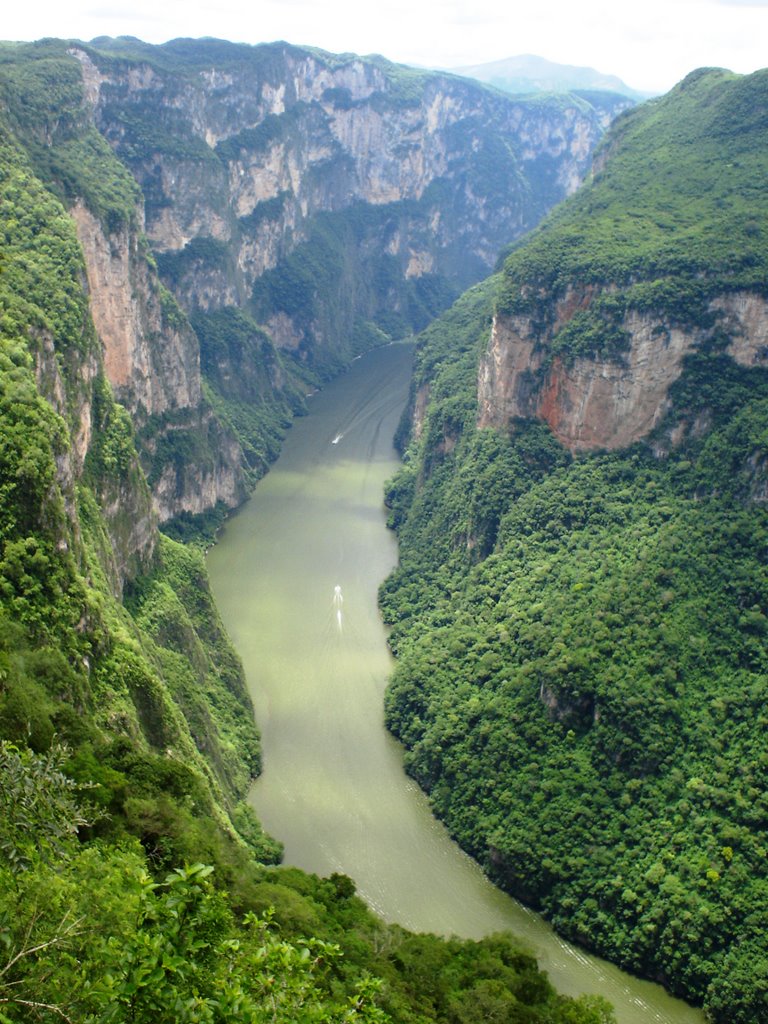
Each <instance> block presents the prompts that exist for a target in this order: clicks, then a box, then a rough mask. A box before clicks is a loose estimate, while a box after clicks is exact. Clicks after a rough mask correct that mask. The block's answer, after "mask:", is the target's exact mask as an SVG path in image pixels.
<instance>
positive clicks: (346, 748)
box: [208, 345, 704, 1024]
mask: <svg viewBox="0 0 768 1024" xmlns="http://www.w3.org/2000/svg"><path fill="white" fill-rule="evenodd" d="M411 355H412V350H411V349H410V347H408V346H403V345H393V346H390V347H388V348H384V349H379V350H377V351H376V352H373V353H370V354H369V355H367V356H365V357H363V358H362V359H358V360H357V361H356V362H355V363H353V365H352V368H351V369H350V370H349V372H348V373H346V374H345V375H344V376H343V377H340V378H338V379H337V380H335V381H334V382H333V383H332V384H330V385H329V386H328V387H327V388H325V390H323V391H322V392H320V393H319V394H317V395H315V396H313V397H312V399H311V400H310V402H309V409H310V412H309V415H308V416H306V417H303V418H301V419H299V420H297V421H296V423H295V424H294V426H293V427H292V428H291V431H290V433H289V435H288V438H287V440H286V442H285V445H284V448H283V452H282V454H281V456H280V458H279V460H278V462H277V463H276V464H275V466H274V467H273V468H272V469H271V470H270V472H269V473H268V475H267V476H266V477H265V478H264V479H263V480H262V481H260V483H259V484H258V487H257V488H256V491H255V494H254V495H253V497H252V498H251V500H250V501H249V502H248V503H247V504H246V505H245V506H244V507H243V508H242V509H241V510H240V511H239V512H238V514H237V515H236V516H234V517H233V518H232V519H231V520H230V521H229V523H228V524H227V526H226V528H225V530H224V531H223V534H222V537H221V539H220V541H219V543H218V544H217V545H216V547H215V548H214V549H213V550H212V551H211V553H210V555H209V559H208V568H209V572H210V576H211V583H212V586H213V591H214V595H215V598H216V601H217V603H218V606H219V608H220V610H221V614H222V617H223V619H224V622H225V624H226V626H227V628H228V630H229V632H230V635H231V637H232V639H233V641H234V644H235V646H236V648H237V649H238V651H239V653H240V656H241V657H242V659H243V663H244V666H245V671H246V675H247V677H248V684H249V687H250V690H251V694H252V697H253V702H254V705H255V708H256V717H257V721H258V724H259V727H260V729H261V734H262V743H263V753H264V773H263V775H262V776H261V778H260V779H259V780H258V781H257V783H256V785H255V786H254V788H253V792H252V797H251V800H252V803H253V805H254V807H255V808H256V811H257V812H258V814H259V817H260V818H261V820H262V821H263V823H264V826H265V827H266V829H267V830H268V831H269V832H270V833H271V834H272V835H274V836H276V837H277V838H278V839H280V840H282V842H283V843H284V844H285V863H287V864H292V865H296V866H298V867H301V868H304V869H305V870H307V871H313V872H317V873H318V874H321V875H327V874H330V873H331V872H333V871H339V872H343V873H344V874H347V875H349V876H350V877H351V878H353V879H354V881H355V883H356V885H357V890H358V893H359V894H360V895H361V896H362V897H363V898H364V899H365V900H367V902H368V903H369V904H370V905H371V906H372V907H373V908H374V909H375V910H376V911H378V913H379V914H381V915H382V916H383V917H384V918H385V919H387V920H388V921H396V922H399V923H400V924H402V925H404V926H406V927H408V928H411V929H414V930H417V931H430V932H438V933H443V934H455V935H460V936H463V937H467V938H478V937H480V936H482V935H484V934H488V933H490V932H494V931H501V930H509V931H512V932H515V933H516V934H517V935H519V936H522V937H523V938H524V939H525V940H526V941H527V943H528V944H529V946H530V947H531V948H532V949H533V950H534V952H535V953H536V955H537V957H538V958H539V961H540V963H541V965H542V966H543V967H544V969H545V970H546V971H547V972H548V973H549V976H550V978H551V980H552V982H553V984H554V985H555V986H556V987H557V988H558V989H559V990H560V991H561V992H564V993H567V994H571V995H577V994H579V993H587V992H589V993H600V994H602V995H604V996H605V997H606V998H607V999H609V1000H610V1001H611V1002H612V1003H613V1004H614V1006H615V1008H616V1013H617V1018H618V1021H619V1024H641V1022H643V1024H648V1022H657V1024H702V1022H703V1021H704V1017H703V1014H702V1013H701V1012H700V1011H698V1010H694V1009H692V1008H691V1007H689V1006H687V1005H686V1004H684V1003H682V1002H680V1001H679V1000H675V999H672V998H671V997H670V996H668V995H667V994H666V993H665V992H664V991H663V990H662V989H661V988H660V987H658V986H656V985H652V984H650V983H648V982H644V981H638V980H637V979H636V978H633V977H631V976H630V975H628V974H625V973H624V972H622V971H620V970H619V969H618V968H616V967H613V966H612V965H609V964H606V963H605V962H603V961H601V960H598V959H597V958H595V957H592V956H589V955H587V954H585V953H584V952H582V951H581V950H579V949H576V948H574V947H572V946H570V945H569V944H567V943H565V942H563V941H562V940H561V939H560V938H558V936H557V935H555V933H554V932H553V931H552V929H551V928H550V927H549V926H548V925H547V924H546V923H545V922H544V921H543V920H542V919H541V918H540V917H539V916H538V915H536V914H534V913H532V912H531V911H529V910H527V909H526V908H525V907H523V906H521V905H520V904H519V903H517V902H516V901H514V900H512V899H510V898H509V897H508V896H506V895H504V894H503V893H502V892H501V891H499V890H498V889H496V888H495V887H494V886H493V885H491V884H490V883H489V882H488V881H487V879H486V878H485V877H484V875H483V874H482V872H481V871H480V869H479V868H478V866H477V865H476V864H475V863H474V862H473V861H472V860H471V859H470V858H469V857H467V856H466V855H465V854H464V853H463V852H462V851H461V850H460V849H459V848H458V847H457V846H456V844H455V843H454V842H453V841H452V840H451V839H450V837H449V836H448V834H447V832H446V830H445V829H444V828H443V826H442V825H440V824H439V823H438V822H437V821H436V820H435V819H434V817H433V816H432V814H431V812H430V809H429V805H428V803H427V800H426V798H425V796H424V795H423V794H422V793H421V791H420V790H419V788H418V787H417V786H416V785H415V784H414V783H413V782H412V781H411V780H410V779H408V778H407V777H406V775H405V774H404V772H403V769H402V751H401V748H400V746H399V745H398V743H396V742H395V740H393V739H392V737H391V736H389V734H388V733H387V732H386V730H385V728H384V720H383V693H384V688H385V685H386V680H387V676H388V674H389V672H390V671H391V669H392V659H391V656H390V654H389V651H388V649H387V644H386V634H385V631H384V628H383V626H382V623H381V619H380V617H379V613H378V609H377V605H376V592H377V588H378V585H379V583H380V582H381V581H382V580H383V579H384V577H385V576H386V575H387V573H388V572H389V571H390V570H391V569H392V567H393V566H394V565H395V563H396V561H397V545H396V542H395V539H394V537H393V536H392V534H391V533H390V532H389V531H388V530H387V529H386V526H385V513H384V509H383V507H382V493H383V484H384V481H385V480H386V479H387V478H388V477H389V476H391V475H392V473H393V472H394V470H395V469H396V467H397V457H396V454H395V452H394V450H393V447H392V437H393V434H394V430H395V427H396V425H397V421H398V419H399V416H400V413H401V411H402V409H403V407H404V405H405V401H406V396H407V389H408V380H409V374H410V363H411Z"/></svg>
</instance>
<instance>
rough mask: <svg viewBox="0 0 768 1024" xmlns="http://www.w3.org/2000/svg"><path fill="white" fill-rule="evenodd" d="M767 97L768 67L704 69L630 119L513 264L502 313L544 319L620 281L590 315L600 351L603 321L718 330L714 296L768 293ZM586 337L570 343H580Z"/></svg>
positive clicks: (514, 255)
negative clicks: (557, 305)
mask: <svg viewBox="0 0 768 1024" xmlns="http://www.w3.org/2000/svg"><path fill="white" fill-rule="evenodd" d="M767 96H768V72H766V71H759V72H757V73H755V74H754V75H749V76H745V77H739V76H737V75H733V74H731V73H730V72H727V71H696V72H693V73H692V74H691V75H689V76H688V77H687V78H686V79H685V80H684V81H683V82H681V83H680V84H679V85H678V86H676V87H675V88H674V89H673V90H672V91H671V92H670V93H668V94H667V95H666V96H663V97H661V98H660V99H657V100H652V101H650V102H649V103H646V104H644V105H643V106H642V107H637V108H635V109H633V110H630V111H628V112H626V113H624V114H623V115H621V117H620V118H619V119H618V120H617V122H616V124H615V125H614V127H613V129H612V131H611V133H610V135H609V137H607V138H606V139H605V140H604V141H603V143H602V144H601V147H600V149H599V150H598V152H597V154H596V156H595V167H596V170H595V172H594V174H593V178H592V181H591V182H589V183H587V184H586V185H585V187H584V188H582V189H580V190H579V192H578V194H577V195H576V196H574V197H573V199H572V200H571V201H570V202H569V203H568V204H565V205H564V206H562V207H560V208H559V209H557V210H555V211H554V212H553V213H552V214H551V215H550V217H549V218H547V219H546V220H545V221H544V222H543V223H542V225H541V226H540V227H539V228H538V229H537V230H536V231H535V232H534V233H533V234H532V235H531V236H530V237H529V238H527V239H526V240H525V244H524V245H523V246H521V247H520V248H518V249H517V250H516V251H514V252H513V253H512V254H511V255H510V256H509V258H508V259H507V262H506V264H505V288H504V296H503V298H502V300H501V304H500V308H501V309H503V310H505V311H506V312H510V313H530V314H533V315H534V316H535V317H536V319H537V320H538V319H539V318H540V317H546V309H547V304H548V300H549V297H550V296H552V295H553V294H554V295H560V294H562V293H563V292H564V290H565V289H566V288H567V287H568V286H574V285H575V286H579V285H590V284H596V283H597V284H602V283H604V282H607V281H610V282H611V283H612V284H613V285H614V286H615V287H614V290H613V291H612V293H611V295H610V296H606V297H605V298H604V299H603V302H604V303H605V302H606V301H609V305H608V307H607V308H605V309H594V310H591V311H590V314H589V315H590V316H591V317H592V321H593V322H592V323H591V324H590V329H592V331H593V339H592V341H591V342H590V344H591V348H592V350H593V351H595V350H600V349H601V348H602V344H601V339H600V338H599V337H598V334H599V332H594V325H595V322H597V321H601V322H602V323H605V324H606V325H608V326H609V327H610V325H611V323H612V320H613V318H614V316H615V315H616V313H617V312H623V309H624V308H632V309H636V310H639V311H641V312H646V311H648V310H653V311H654V312H656V313H659V314H661V315H663V316H666V317H667V318H668V319H669V320H670V321H671V322H672V323H673V324H679V323H687V324H702V325H707V323H708V322H709V321H711V312H709V311H708V309H707V302H708V300H709V299H711V298H712V297H714V296H716V295H720V294H722V293H723V292H725V291H734V290H737V289H740V288H748V289H751V290H754V291H757V292H758V293H760V294H765V287H766V284H765V282H766V280H767V279H768V276H767V273H766V272H767V271H768V237H767V236H766V227H765V224H766V214H768V199H767V198H766V194H765V189H764V188H763V187H762V181H763V177H764V153H765V145H766V136H767V135H768V129H767V128H766V125H765V121H764V119H761V118H760V117H759V116H758V115H757V114H756V111H760V110H763V109H764V107H765V103H766V97H767ZM587 333H589V329H588V331H587ZM577 335H578V332H577V331H573V330H572V331H571V336H570V338H568V339H565V338H564V339H563V347H564V348H565V349H567V350H570V348H571V347H572V346H574V345H576V346H577V347H578V342H577V341H576V338H577ZM584 344H585V342H584V341H583V340H582V342H581V345H582V349H581V350H583V348H584ZM609 344H610V342H609Z"/></svg>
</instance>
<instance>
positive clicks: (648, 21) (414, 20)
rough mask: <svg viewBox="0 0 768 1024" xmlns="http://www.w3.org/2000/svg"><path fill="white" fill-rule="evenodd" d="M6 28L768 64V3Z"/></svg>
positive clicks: (233, 10) (30, 10) (408, 59)
mask: <svg viewBox="0 0 768 1024" xmlns="http://www.w3.org/2000/svg"><path fill="white" fill-rule="evenodd" d="M4 7H5V10H4V12H3V16H2V23H1V24H2V27H1V28H0V35H1V36H2V37H3V38H5V39H19V40H30V39H39V38H41V37H43V36H61V37H65V38H77V39H85V40H88V39H93V38H95V37H96V36H100V35H111V36H118V35H132V36H138V37H139V38H140V39H144V40H145V41H147V42H150V43H162V42H165V41H166V40H168V39H173V38H175V37H177V36H194V37H197V36H217V37H219V38H221V39H231V40H234V41H237V42H245V43H262V42H272V41H274V40H276V39H285V40H287V41H288V42H291V43H299V44H302V43H303V44H308V45H312V46H319V47H321V48H323V49H325V50H330V51H332V52H335V53H341V52H354V53H360V54H367V53H382V54H384V56H385V57H389V58H390V59H391V60H395V61H400V62H403V63H408V64H420V65H424V66H427V67H458V66H460V65H466V64H480V63H485V62H487V61H492V60H499V59H501V58H503V57H512V56H516V55H518V54H523V53H532V54H536V55H538V56H541V57H546V58H548V59H549V60H553V61H557V62H559V63H562V64H577V65H585V66H589V67H593V68H596V69H597V70H598V71H601V72H604V73H608V74H615V75H618V76H619V77H620V78H623V79H624V81H625V82H626V83H627V84H628V85H630V86H632V87H634V88H636V89H641V90H647V91H656V92H663V91H666V90H667V89H669V88H671V86H673V85H674V84H675V82H677V81H679V80H680V79H681V78H683V77H684V76H685V75H686V74H687V73H688V72H689V71H692V70H693V69H694V68H697V67H704V66H707V67H727V68H730V69H731V70H733V71H739V72H749V71H754V70H756V69H757V68H760V67H765V66H767V65H768V0H641V2H633V3H629V2H627V0H526V2H521V0H384V2H382V3H370V2H366V0H28V2H26V3H25V2H24V0H9V2H8V3H6V4H5V5H4Z"/></svg>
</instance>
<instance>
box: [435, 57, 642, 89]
mask: <svg viewBox="0 0 768 1024" xmlns="http://www.w3.org/2000/svg"><path fill="white" fill-rule="evenodd" d="M450 70H451V71H453V72H454V73H455V74H458V75H466V76H467V77H468V78H476V79H477V80H478V81H480V82H485V83H486V84H488V85H493V86H495V87H496V88H497V89H502V90H503V91H504V92H510V93H531V92H571V91H572V90H574V89H602V90H605V91H608V92H616V93H621V94H622V95H624V96H629V97H631V98H632V99H635V100H638V99H644V98H646V97H647V94H645V93H640V92H638V91H637V90H636V89H631V88H630V87H629V86H628V85H627V84H626V83H625V82H623V81H622V80H621V79H620V78H618V77H617V76H616V75H605V74H603V73H602V72H600V71H596V70H595V69H594V68H585V67H576V66H575V65H571V64H556V63H554V62H553V61H550V60H546V58H544V57H537V56H535V55H533V54H529V53H525V54H520V55H518V56H517V57H507V58H505V59H503V60H494V61H490V62H489V63H487V64H473V65H470V66H467V67H460V68H451V69H450Z"/></svg>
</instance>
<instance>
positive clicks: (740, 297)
mask: <svg viewBox="0 0 768 1024" xmlns="http://www.w3.org/2000/svg"><path fill="white" fill-rule="evenodd" d="M596 294H597V293H596V290H595V289H594V288H582V289H580V290H577V289H569V290H568V291H567V292H566V294H565V295H564V296H563V297H562V298H561V299H560V300H558V301H556V302H555V303H553V307H552V310H551V314H552V315H551V322H552V325H551V326H550V327H548V328H545V329H542V328H541V325H540V323H538V322H537V321H534V319H533V318H532V317H530V316H527V315H526V316H501V315H497V316H496V317H495V318H494V322H493V327H492V331H491V337H490V341H489V345H488V348H487V350H486V351H485V353H484V355H483V357H482V359H481V360H480V366H479V371H478V418H477V422H478V426H480V427H489V426H490V427H497V428H499V427H505V426H507V425H508V424H509V423H510V422H511V421H512V420H514V419H516V418H538V419H541V420H544V421H545V422H546V423H548V424H549V426H550V427H551V429H552V431H553V433H554V434H555V436H556V437H557V438H558V440H560V441H561V442H562V443H563V444H564V445H565V446H566V447H568V448H570V449H571V450H572V451H577V450H583V449H595V448H608V449H611V448H623V447H626V446H627V445H630V444H633V443H634V442H636V441H639V440H641V439H642V438H644V437H647V436H648V435H649V434H650V433H651V431H652V430H653V429H654V428H655V427H656V426H657V425H658V424H659V423H660V422H661V420H662V419H663V417H664V415H665V413H666V412H667V411H668V409H669V400H668V394H669V389H670V387H671V385H672V384H673V383H674V382H675V380H677V378H678V377H679V376H680V374H681V373H682V370H683V360H684V358H685V356H686V355H687V354H689V353H691V352H693V351H694V350H696V349H697V348H698V347H700V346H701V345H702V344H703V343H704V342H706V341H708V340H709V339H710V338H711V335H712V329H711V328H704V327H688V328H683V327H680V326H674V325H672V324H671V323H670V322H669V321H668V320H666V319H665V318H660V317H657V316H654V315H652V314H641V313H638V312H636V311H633V310H628V311H627V313H626V314H625V315H624V317H623V320H622V322H621V329H622V331H623V332H625V334H626V338H627V345H626V349H625V351H623V352H621V353H620V354H618V355H616V354H614V355H611V356H605V357H601V356H576V357H573V358H570V359H568V358H566V357H563V356H560V355H556V356H554V357H553V356H552V354H551V346H552V344H553V342H554V341H555V339H556V337H557V334H558V332H559V331H560V330H561V329H562V328H563V327H565V326H566V325H567V324H568V323H569V321H570V319H571V318H572V316H573V315H574V313H576V312H577V311H580V310H584V309H587V308H588V307H589V306H590V305H591V303H592V302H593V300H594V298H595V295H596ZM709 312H710V313H713V314H716V316H717V324H718V328H719V330H720V331H721V332H724V333H725V334H726V335H727V336H728V337H729V339H730V341H729V343H728V346H727V349H726V351H727V353H728V354H729V355H730V356H731V358H733V359H734V360H735V361H736V362H737V363H739V364H740V365H742V366H766V365H768V302H766V300H765V299H764V298H763V297H762V296H759V295H755V294H752V293H748V292H735V293H731V294H727V295H723V296H720V297H718V298H717V299H715V300H714V301H712V302H711V303H710V306H709ZM670 440H671V442H672V443H674V442H675V440H676V438H675V437H672V438H670Z"/></svg>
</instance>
